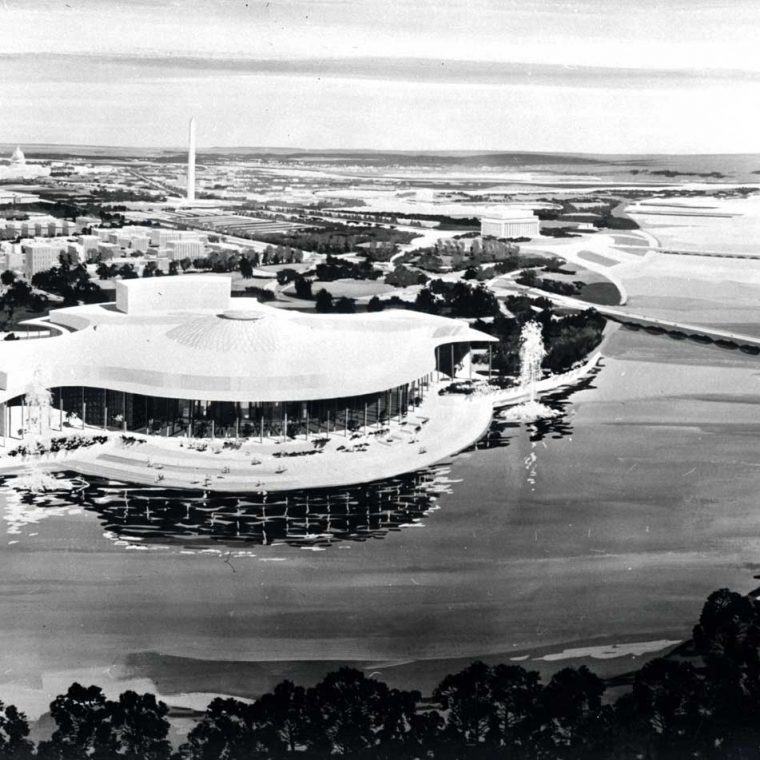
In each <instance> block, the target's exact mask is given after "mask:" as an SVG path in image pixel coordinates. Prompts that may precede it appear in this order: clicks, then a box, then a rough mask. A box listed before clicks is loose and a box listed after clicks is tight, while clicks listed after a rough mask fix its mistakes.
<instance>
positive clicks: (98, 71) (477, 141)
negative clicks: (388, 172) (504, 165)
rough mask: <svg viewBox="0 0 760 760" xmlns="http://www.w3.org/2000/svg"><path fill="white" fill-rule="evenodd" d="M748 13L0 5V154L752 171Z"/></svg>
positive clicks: (749, 0) (656, 3)
mask: <svg viewBox="0 0 760 760" xmlns="http://www.w3.org/2000/svg"><path fill="white" fill-rule="evenodd" d="M664 6H667V7H664ZM759 6H760V4H757V3H756V2H755V1H754V0H737V1H736V2H727V1H726V0H693V1H692V2H683V1H682V0H669V1H668V2H667V3H664V2H661V1H660V0H640V2H639V3H638V4H637V6H636V7H635V8H634V7H622V6H621V5H620V4H618V3H613V2H608V0H577V1H576V2H563V1H562V0H559V1H552V0H524V1H522V2H517V0H471V1H469V2H465V1H464V0H436V1H435V2H430V1H429V0H419V1H418V2H415V3H402V2H400V1H398V0H395V1H394V2H390V3H389V2H382V0H308V2H307V1H302V0H269V1H267V0H264V1H263V2H261V1H260V2H245V1H241V0H193V2H192V3H191V2H187V1H184V0H183V1H182V2H180V1H179V0H176V1H174V2H173V1H172V0H130V2H126V0H124V1H123V2H117V1H116V0H69V1H68V3H64V2H53V1H52V0H23V2H22V0H0V27H2V28H3V29H6V30H13V31H12V33H11V34H8V35H5V36H4V38H3V44H2V47H0V74H1V76H2V81H3V83H4V84H3V90H2V92H1V93H0V142H2V143H11V142H19V143H21V144H25V143H26V144H29V143H65V144H90V145H113V146H130V147H141V146H144V147H174V146H180V145H182V144H184V142H185V141H186V129H187V122H188V119H189V118H190V117H191V116H195V117H196V118H197V119H198V148H199V150H202V149H203V148H204V147H210V146H267V145H276V146H283V147H299V148H314V149H329V148H346V149H381V150H382V149H384V150H476V151H478V150H499V151H520V150H525V151H553V152H585V153H597V154H598V153H730V152H737V153H754V152H760V137H758V133H759V131H758V130H757V127H756V114H757V113H760V46H758V45H757V43H756V40H757V38H758V34H759V33H760V7H759Z"/></svg>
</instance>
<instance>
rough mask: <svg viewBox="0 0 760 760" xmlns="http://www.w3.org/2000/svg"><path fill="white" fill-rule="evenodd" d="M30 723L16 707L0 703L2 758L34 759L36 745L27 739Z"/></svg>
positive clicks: (15, 759) (0, 751) (10, 759)
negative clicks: (33, 753)
mask: <svg viewBox="0 0 760 760" xmlns="http://www.w3.org/2000/svg"><path fill="white" fill-rule="evenodd" d="M28 736H29V723H28V722H27V720H26V715H24V713H22V712H19V711H18V709H17V708H16V706H15V705H7V706H6V705H4V704H3V703H2V702H0V758H3V759H5V758H7V760H26V758H31V757H32V752H33V749H34V745H33V744H32V742H30V741H29V739H28V738H27V737H28Z"/></svg>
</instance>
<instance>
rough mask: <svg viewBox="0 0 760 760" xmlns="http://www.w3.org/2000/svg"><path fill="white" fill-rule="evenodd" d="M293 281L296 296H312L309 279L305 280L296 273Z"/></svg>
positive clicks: (308, 298) (307, 298)
mask: <svg viewBox="0 0 760 760" xmlns="http://www.w3.org/2000/svg"><path fill="white" fill-rule="evenodd" d="M293 282H294V286H295V292H296V298H303V299H304V300H310V299H311V298H313V296H312V293H311V280H307V279H306V278H305V277H303V276H302V275H300V274H299V275H298V276H297V277H296V278H295V280H294V281H293Z"/></svg>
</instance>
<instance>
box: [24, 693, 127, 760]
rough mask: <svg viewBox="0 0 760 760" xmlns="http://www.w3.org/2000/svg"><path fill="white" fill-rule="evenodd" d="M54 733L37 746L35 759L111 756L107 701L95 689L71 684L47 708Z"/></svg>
mask: <svg viewBox="0 0 760 760" xmlns="http://www.w3.org/2000/svg"><path fill="white" fill-rule="evenodd" d="M50 715H51V716H52V718H53V720H54V721H55V724H56V730H55V731H54V732H53V735H52V737H51V739H50V741H48V742H41V743H40V746H39V750H38V755H39V756H40V757H43V758H45V760H48V759H50V760H52V758H57V759H58V760H81V758H83V757H91V756H96V755H106V756H107V753H109V752H111V753H114V752H115V750H116V747H115V745H114V741H113V735H112V732H111V722H110V717H111V716H110V715H109V709H108V705H107V700H106V698H105V695H104V694H103V691H102V690H101V689H100V687H98V686H86V687H85V686H81V685H80V684H78V683H73V684H72V685H71V686H69V688H68V691H67V692H66V694H59V695H58V696H57V697H56V698H55V699H54V700H53V702H51V704H50Z"/></svg>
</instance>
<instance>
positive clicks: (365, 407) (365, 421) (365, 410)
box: [364, 401, 367, 437]
mask: <svg viewBox="0 0 760 760" xmlns="http://www.w3.org/2000/svg"><path fill="white" fill-rule="evenodd" d="M364 436H365V437H366V436H367V402H366V401H365V402H364Z"/></svg>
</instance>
